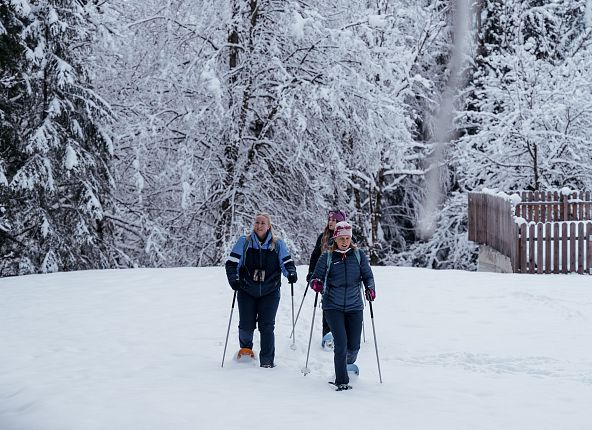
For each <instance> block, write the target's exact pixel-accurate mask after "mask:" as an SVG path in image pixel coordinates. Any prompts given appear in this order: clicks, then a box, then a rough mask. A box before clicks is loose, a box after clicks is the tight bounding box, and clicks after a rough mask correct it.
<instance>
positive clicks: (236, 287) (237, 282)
mask: <svg viewBox="0 0 592 430" xmlns="http://www.w3.org/2000/svg"><path fill="white" fill-rule="evenodd" d="M242 286H243V283H242V281H241V280H240V279H235V280H234V281H232V283H231V284H230V288H232V289H233V290H234V291H238V290H240V289H241V287H242Z"/></svg>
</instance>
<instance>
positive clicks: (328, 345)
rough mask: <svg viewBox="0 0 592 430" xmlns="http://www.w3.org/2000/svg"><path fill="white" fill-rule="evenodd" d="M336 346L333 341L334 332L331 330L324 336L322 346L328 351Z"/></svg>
mask: <svg viewBox="0 0 592 430" xmlns="http://www.w3.org/2000/svg"><path fill="white" fill-rule="evenodd" d="M334 346H335V344H334V343H333V334H332V333H331V332H329V333H327V334H326V335H325V336H323V340H322V341H321V348H323V349H325V350H327V351H333V347H334Z"/></svg>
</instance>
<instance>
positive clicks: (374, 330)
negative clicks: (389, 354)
mask: <svg viewBox="0 0 592 430" xmlns="http://www.w3.org/2000/svg"><path fill="white" fill-rule="evenodd" d="M368 303H369V304H370V319H372V333H374V349H375V350H376V364H378V379H379V380H380V383H381V384H382V373H380V360H379V359H378V344H377V343H376V329H375V328H374V311H373V310H372V302H371V301H368Z"/></svg>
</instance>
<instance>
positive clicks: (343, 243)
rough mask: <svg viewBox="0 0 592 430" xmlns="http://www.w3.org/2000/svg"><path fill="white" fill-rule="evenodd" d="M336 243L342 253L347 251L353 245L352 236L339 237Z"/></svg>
mask: <svg viewBox="0 0 592 430" xmlns="http://www.w3.org/2000/svg"><path fill="white" fill-rule="evenodd" d="M335 241H336V242H337V247H338V248H339V249H340V250H342V251H345V250H346V249H347V248H349V246H350V245H351V237H350V236H339V237H336V238H335Z"/></svg>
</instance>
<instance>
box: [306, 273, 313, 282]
mask: <svg viewBox="0 0 592 430" xmlns="http://www.w3.org/2000/svg"><path fill="white" fill-rule="evenodd" d="M312 275H313V273H312V272H311V273H309V274H308V275H306V283H307V284H310V280H311V279H312Z"/></svg>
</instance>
